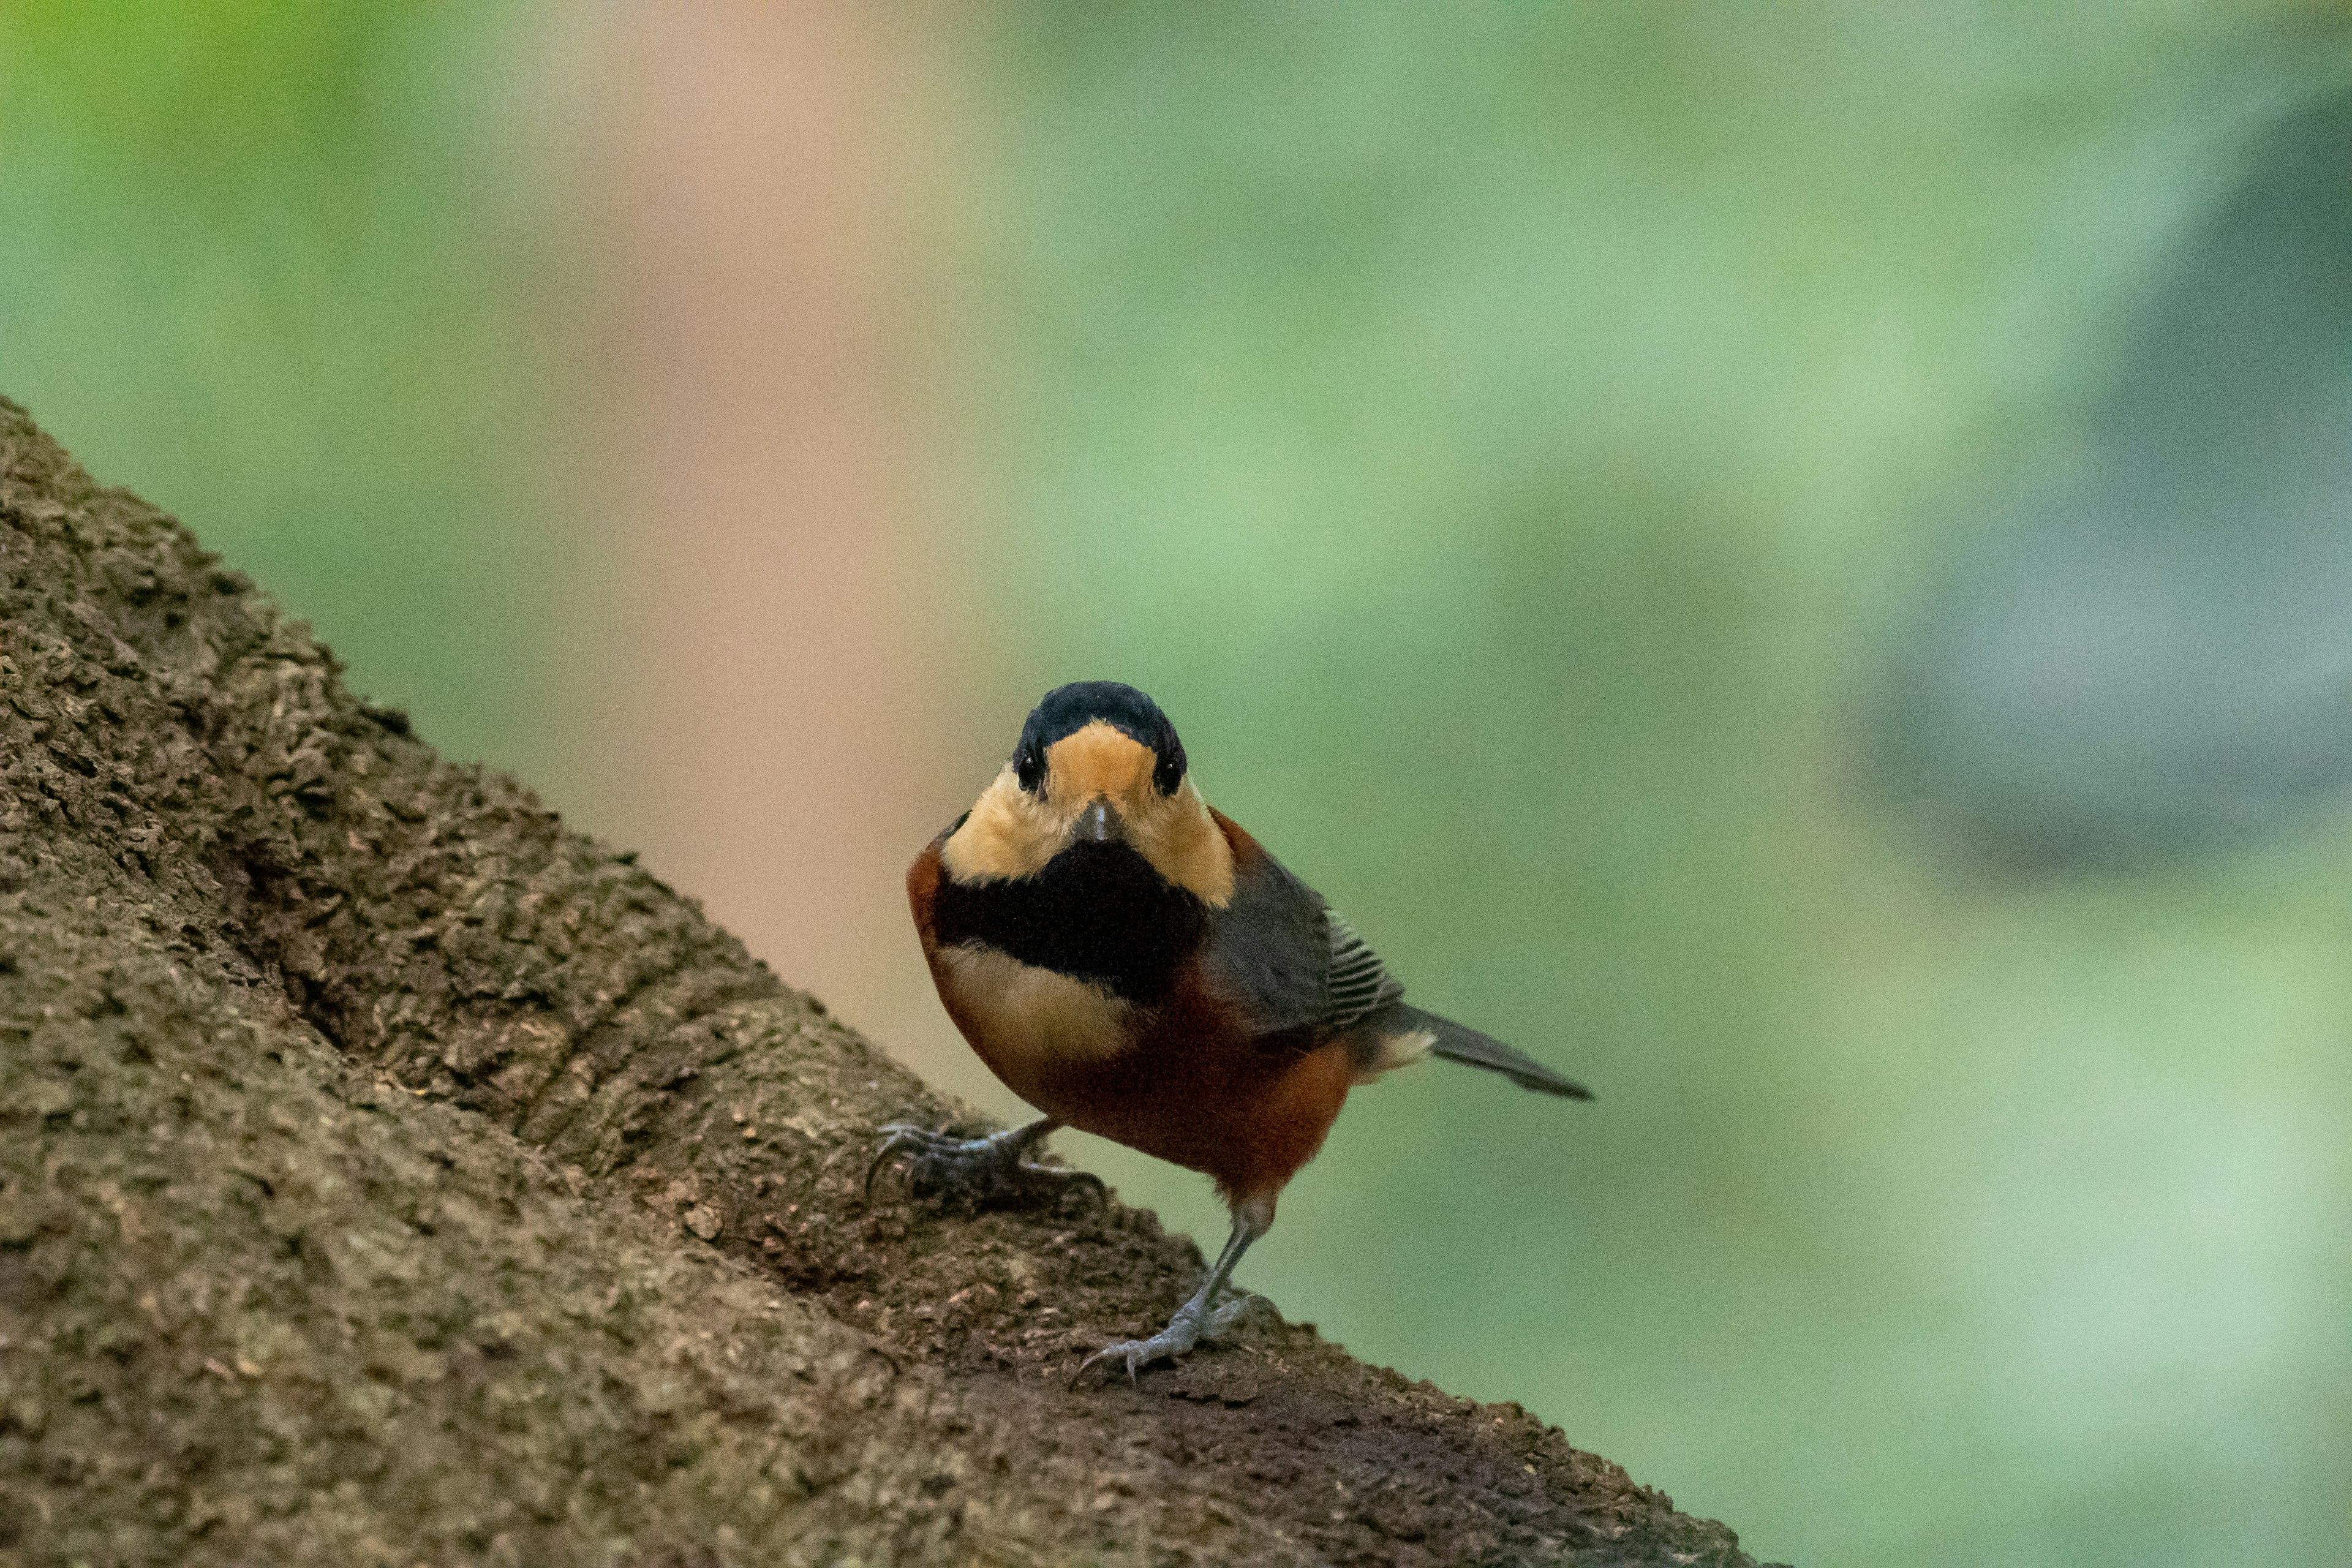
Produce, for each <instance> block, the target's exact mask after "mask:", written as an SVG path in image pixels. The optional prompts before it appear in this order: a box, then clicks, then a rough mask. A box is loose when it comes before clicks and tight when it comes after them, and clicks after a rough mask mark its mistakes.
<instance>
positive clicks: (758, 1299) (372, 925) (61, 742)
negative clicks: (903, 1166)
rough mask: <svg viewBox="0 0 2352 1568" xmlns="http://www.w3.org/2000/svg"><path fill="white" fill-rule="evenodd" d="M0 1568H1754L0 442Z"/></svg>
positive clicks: (125, 511) (46, 461)
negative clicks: (931, 1138)
mask: <svg viewBox="0 0 2352 1568" xmlns="http://www.w3.org/2000/svg"><path fill="white" fill-rule="evenodd" d="M0 569H5V585H0V1336H5V1337H0V1562H5V1563H65V1562H68V1561H74V1560H88V1561H89V1562H92V1563H100V1562H103V1563H205V1562H211V1563H254V1562H265V1561H266V1562H284V1563H298V1562H320V1563H374V1562H378V1561H382V1562H385V1563H413V1562H417V1561H420V1560H422V1561H429V1562H450V1561H457V1560H461V1559H463V1560H467V1561H473V1560H485V1561H491V1562H510V1563H647V1564H652V1563H663V1564H668V1563H677V1564H689V1563H690V1564H702V1563H754V1562H757V1563H777V1562H782V1563H836V1562H860V1563H1063V1562H1088V1563H1092V1562H1103V1563H1155V1564H1156V1563H1253V1564H1254V1563H1431V1564H1435V1563H1473V1562H1511V1563H1522V1562H1533V1563H1704V1564H1727V1565H1728V1564H1740V1563H1747V1562H1748V1559H1747V1558H1746V1557H1745V1556H1743V1555H1742V1554H1740V1553H1739V1552H1738V1550H1737V1548H1736V1543H1735V1541H1734V1538H1733V1536H1732V1533H1731V1532H1730V1531H1727V1530H1726V1529H1724V1528H1723V1527H1722V1526H1720V1525H1717V1524H1712V1523H1709V1522H1706V1521H1699V1520H1694V1519H1689V1518H1686V1517H1684V1516H1682V1515H1679V1514H1676V1513H1675V1512H1674V1511H1673V1509H1672V1505H1671V1503H1670V1502H1669V1500H1667V1499H1665V1498H1664V1497H1662V1496H1660V1495H1659V1494H1658V1493H1656V1492H1654V1491H1650V1490H1648V1489H1643V1488H1641V1487H1638V1486H1635V1485H1634V1484H1633V1482H1632V1481H1631V1480H1629V1479H1627V1478H1626V1476H1625V1474H1624V1472H1623V1471H1622V1470H1620V1469H1619V1468H1617V1467H1615V1466H1613V1465H1611V1464H1609V1463H1607V1462H1606V1461H1604V1460H1601V1459H1599V1458H1593V1457H1592V1456H1591V1455H1588V1454H1583V1453H1580V1452H1578V1451H1576V1450H1575V1449H1573V1448H1571V1447H1569V1446H1568V1445H1567V1443H1566V1442H1565V1441H1563V1440H1562V1438H1561V1436H1560V1435H1559V1432H1558V1431H1557V1430H1553V1429H1549V1428H1547V1427H1545V1426H1542V1425H1541V1424H1540V1423H1538V1422H1537V1421H1535V1420H1534V1419H1532V1418H1531V1417H1529V1416H1528V1415H1527V1414H1526V1413H1525V1412H1524V1411H1522V1410H1520V1409H1519V1408H1518V1407H1517V1405H1502V1406H1478V1405H1470V1404H1468V1403H1465V1402H1464V1401H1460V1400H1456V1399H1453V1398H1450V1397H1448V1396H1447V1395H1445V1394H1441V1393H1439V1392H1438V1391H1437V1390H1435V1389H1433V1388H1431V1387H1429V1386H1428V1385H1426V1384H1412V1383H1408V1382H1406V1381H1405V1380H1404V1379H1402V1378H1401V1377H1399V1376H1397V1375H1396V1374H1394V1373H1390V1372H1387V1371H1384V1370H1382V1369H1380V1368H1375V1367H1370V1366H1366V1365H1363V1364H1361V1363H1358V1362H1355V1361H1353V1360H1351V1359H1350V1358H1349V1357H1348V1356H1347V1355H1346V1354H1345V1353H1344V1352H1341V1351H1340V1350H1339V1348H1338V1347H1336V1346H1332V1345H1328V1344H1326V1343H1324V1342H1322V1341H1320V1340H1319V1339H1318V1338H1317V1337H1316V1335H1315V1333H1314V1331H1313V1330H1312V1329H1311V1328H1307V1327H1303V1326H1297V1325H1286V1324H1279V1323H1274V1322H1266V1323H1264V1324H1261V1325H1260V1326H1258V1327H1255V1328H1254V1329H1252V1330H1250V1331H1247V1332H1245V1333H1244V1335H1242V1336H1241V1342H1240V1343H1239V1345H1238V1347H1237V1348H1235V1349H1234V1350H1231V1351H1225V1352H1217V1353H1211V1354H1203V1355H1202V1356H1200V1357H1197V1358H1195V1360H1194V1362H1193V1363H1192V1364H1190V1365H1188V1366H1187V1367H1185V1368H1184V1369H1182V1370H1181V1371H1180V1372H1176V1373H1166V1372H1161V1373H1153V1374H1151V1375H1150V1376H1149V1377H1147V1378H1146V1379H1145V1381H1144V1384H1143V1386H1142V1389H1141V1391H1140V1392H1137V1391H1134V1390H1130V1389H1129V1387H1128V1386H1127V1385H1126V1384H1124V1383H1123V1382H1122V1383H1119V1384H1115V1385H1114V1386H1111V1387H1108V1388H1100V1389H1093V1390H1089V1391H1086V1392H1076V1393H1074V1392H1072V1391H1071V1390H1069V1389H1068V1387H1067V1386H1066V1383H1067V1378H1068V1374H1069V1371H1070V1368H1071V1367H1072V1366H1073V1365H1074V1364H1075V1363H1076V1359H1077V1357H1078V1356H1079V1355H1080V1354H1081V1353H1083V1352H1085V1351H1086V1350H1088V1349H1091V1348H1093V1347H1095V1346H1097V1345H1098V1344H1099V1343H1101V1342H1103V1341H1104V1340H1105V1339H1107V1338H1108V1337H1110V1336H1113V1335H1118V1334H1124V1333H1129V1332H1135V1331H1144V1330H1148V1329H1149V1328H1150V1327H1151V1326H1153V1325H1154V1324H1156V1323H1157V1322H1158V1321H1159V1320H1160V1317H1161V1316H1163V1315H1164V1313H1165V1312H1166V1310H1167V1309H1168V1307H1169V1306H1170V1304H1171V1303H1172V1302H1174V1301H1175V1300H1178V1299H1179V1298H1180V1297H1181V1295H1182V1294H1183V1293H1184V1292H1185V1290H1186V1289H1189V1288H1190V1286H1191V1284H1192V1280H1193V1278H1194V1274H1195V1270H1196V1269H1197V1268H1199V1258H1198V1255H1197V1254H1196V1253H1195V1251H1194V1250H1193V1248H1192V1247H1191V1246H1190V1245H1188V1244H1185V1243H1183V1242H1181V1241H1179V1240H1176V1239H1172V1238H1171V1237H1167V1236H1165V1235H1163V1234H1162V1233H1161V1232H1160V1228H1159V1226H1158V1225H1157V1223H1156V1222H1155V1221H1154V1220H1153V1219H1152V1217H1151V1216H1150V1215H1147V1214H1139V1213H1136V1212H1134V1211H1131V1210H1128V1209H1125V1208H1121V1207H1118V1206H1116V1205H1113V1206H1111V1207H1109V1208H1108V1209H1104V1208H1100V1207H1097V1206H1093V1205H1088V1204H1087V1203H1086V1202H1085V1201H1084V1200H1083V1199H1076V1198H1074V1199H1072V1200H1071V1201H1069V1202H1068V1203H1067V1204H1066V1206H1065V1207H1064V1208H1062V1209H1061V1210H1059V1211H1058V1212H1055V1213H1051V1214H1034V1213H1031V1214H1011V1213H992V1214H983V1215H975V1216H961V1215H941V1214H938V1213H935V1212H932V1211H929V1210H927V1209H923V1208H919V1207H898V1206H895V1205H894V1206H890V1207H887V1208H877V1210H875V1211H869V1210H868V1209H867V1208H866V1206H865V1205H864V1204H863V1203H862V1202H861V1201H860V1198H859V1195H858V1183H859V1178H860V1177H861V1175H862V1173H863V1167H864V1161H865V1157H866V1154H867V1152H869V1150H870V1149H871V1148H872V1146H873V1139H874V1129H875V1127H876V1126H877V1124H878V1123H880V1122H882V1121H887V1120H891V1119H893V1118H895V1117H898V1116H901V1115H906V1114H909V1113H911V1114H912V1115H913V1116H914V1117H916V1118H919V1119H928V1120H929V1121H932V1122H933V1123H934V1124H940V1123H943V1122H945V1121H948V1120H950V1119H961V1118H963V1117H964V1116H965V1114H966V1113H965V1112H964V1111H963V1110H961V1108H960V1107H957V1106H955V1105H952V1104H950V1103H948V1102H946V1101H944V1100H941V1099H940V1097H939V1096H937V1095H935V1094H933V1093H931V1092H930V1091H929V1090H928V1089H925V1088H924V1087H923V1086H922V1085H921V1084H920V1083H919V1082H918V1081H916V1080H915V1079H912V1078H911V1077H909V1076H908V1074H907V1073H906V1072H904V1071H903V1070H902V1069H900V1068H898V1067H896V1066H895V1065H893V1064H892V1063H891V1062H890V1061H889V1060H888V1059H887V1058H885V1057H884V1056H883V1055H882V1054H881V1053H880V1052H878V1051H877V1050H876V1049H875V1048H874V1047H871V1046H870V1045H868V1044H867V1043H866V1042H865V1041H864V1040H862V1039H860V1038H858V1037H856V1035H854V1034H852V1033H851V1032H850V1031H849V1030H848V1029H846V1028H845V1027H843V1026H841V1025H840V1024H838V1023H836V1022H835V1021H833V1020H832V1019H830V1018H828V1017H827V1016H826V1015H825V1012H824V1008H823V1007H822V1006H821V1005H819V1004H817V1003H816V1002H815V1001H814V1000H813V999H811V998H809V997H806V996H803V995H802V994H798V993H796V992H794V991H793V990H791V989H790V988H789V987H787V986H785V985H784V984H782V983H781V982H779V981H778V980H777V979H776V977H775V976H774V975H773V974H772V973H770V972H769V971H768V970H767V969H766V968H765V967H764V966H762V965H761V964H760V963H756V962H754V961H753V960H752V959H751V957H750V956H749V955H748V954H747V953H746V952H744V950H743V948H742V946H741V944H740V943H739V942H736V941H735V939H734V938H732V937H730V936H729V935H727V934H726V933H725V932H723V931H719V930H717V929H716V928H714V927H712V926H711V925H710V924H709V922H708V921H705V920H704V919H703V918H702V915H701V913H700V911H699V910H698V908H697V907H696V906H695V905H694V903H693V902H692V901H691V900H687V899H684V898H681V897H679V896H678V895H677V893H675V892H673V891H672V890H671V889H668V888H667V887H664V886H663V885H662V884H661V883H659V882H658V881H656V880H655V879H653V878H652V877H650V876H648V875H646V873H645V872H643V871H641V870H638V869H637V868H635V865H634V864H633V863H632V858H631V857H629V856H626V855H619V854H615V853H614V852H613V851H611V850H609V849H606V848H604V847H602V846H600V845H597V844H595V843H593V842H591V841H590V840H588V839H585V838H583V837H579V836H578V835H576V834H572V833H569V832H566V831H565V830H564V829H563V827H562V824H561V823H560V822H558V820H557V819H556V817H555V816H554V815H553V814H552V813H551V812H549V811H547V810H546V809H544V808H543V807H542V806H541V805H539V803H538V802H537V801H535V800H534V799H533V798H532V797H531V796H530V795H529V794H528V793H527V792H525V791H524V790H522V789H521V788H520V787H519V786H518V785H516V784H513V783H511V782H510V781H509V780H507V779H505V778H503V777H500V776H498V775H496V774H490V773H483V772H481V771H479V770H478V769H470V768H457V767H451V766H448V765H446V764H444V763H441V762H439V761H438V760H437V759H436V757H435V756H434V754H433V752H431V750H430V749H429V748H427V747H426V746H425V744H424V743H423V742H420V741H418V740H416V739H415V738H414V737H413V736H411V735H410V734H409V732H408V726H407V722H406V721H405V720H404V719H403V718H402V717H400V716H399V715H397V714H394V713H391V712H388V711H384V710H371V709H369V708H367V707H365V706H363V705H362V704H361V703H359V702H357V701H355V700H353V699H352V697H350V696H349V695H348V694H347V693H346V692H345V691H344V690H343V689H342V686H341V681H340V679H339V678H338V673H337V668H336V666H335V664H334V661H333V659H332V658H331V656H330V655H329V654H328V653H327V651H326V650H325V649H323V648H321V647H319V646H318V644H317V643H315V642H314V641H313V640H312V639H311V638H310V635H309V633H308V630H307V628H305V627H304V626H301V625H300V624H299V623H293V622H289V621H286V620H284V619H282V618H281V617H280V616H279V615H278V612H277V610H276V608H275V607H274V606H273V605H271V604H270V603H269V601H268V599H266V598H265V597H264V596H263V595H260V594H259V593H257V591H255V590H254V588H253V587H252V585H251V584H249V583H247V581H246V580H245V579H244V578H243V577H241V576H239V575H237V574H235V573H233V572H230V571H227V570H226V569H225V568H223V567H221V566H220V565H219V564H218V563H216V562H215V561H214V560H213V559H212V558H211V557H209V556H207V555H205V553H204V552H202V551H201V550H200V549H199V548H198V547H197V546H196V544H195V542H194V540H193V539H191V538H190V537H189V536H188V534H187V533H186V532H185V531H184V530H182V529H181V528H180V527H179V526H178V525H177V524H176V523H174V522H173V521H171V520H170V519H168V518H165V517H163V515H162V514H160V513H158V512H156V511H155V510H153V509H152V508H150V507H148V506H146V505H145V504H143V503H142V502H141V501H139V500H136V499H135V498H133V497H131V496H130V495H128V494H126V493H124V492H122V491H120V490H108V489H100V488H98V487H97V486H96V485H95V484H93V483H92V482H91V480H90V479H89V478H88V476H86V475H85V474H83V473H82V472H81V470H80V469H79V468H77V467H75V466H74V464H73V463H72V461H71V459H69V458H67V457H66V455H65V454H64V453H63V452H61V451H60V450H59V449H58V447H56V446H55V445H54V444H53V443H51V442H50V441H48V440H47V438H46V437H43V436H42V435H41V434H40V433H39V432H38V431H37V430H36V429H35V428H34V426H33V425H32V423H31V421H30V419H29V418H28V417H27V416H26V415H25V413H24V411H23V410H22V409H20V408H18V407H16V405H13V404H9V403H6V402H5V400H0Z"/></svg>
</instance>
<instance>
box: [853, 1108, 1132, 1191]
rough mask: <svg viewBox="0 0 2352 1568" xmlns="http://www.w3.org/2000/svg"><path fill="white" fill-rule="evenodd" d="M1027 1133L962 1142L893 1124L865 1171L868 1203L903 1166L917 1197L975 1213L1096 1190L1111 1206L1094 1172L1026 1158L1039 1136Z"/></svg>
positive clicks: (995, 1134)
mask: <svg viewBox="0 0 2352 1568" xmlns="http://www.w3.org/2000/svg"><path fill="white" fill-rule="evenodd" d="M1025 1131H1027V1130H1026V1129H1023V1128H1015V1129H1013V1130H1011V1131H1004V1132H992V1133H990V1134H989V1135H988V1136H986V1137H984V1138H957V1137H953V1136H951V1135H950V1134H948V1133H945V1132H938V1131H932V1130H931V1129H930V1128H928V1127H919V1126H917V1125H916V1124H915V1123H913V1122H911V1121H894V1122H892V1123H890V1124H889V1125H888V1126H887V1127H884V1128H882V1129H881V1132H882V1143H881V1146H880V1147H879V1148H877V1149H876V1150H875V1152H874V1159H873V1162H872V1163H870V1164H868V1165H867V1166H866V1201H867V1202H868V1203H871V1202H872V1201H873V1199H874V1181H875V1178H876V1177H877V1176H879V1175H880V1174H881V1173H882V1169H883V1167H884V1166H886V1165H888V1164H891V1163H897V1162H903V1163H904V1164H905V1167H906V1171H907V1185H908V1189H909V1190H910V1191H911V1192H913V1193H914V1194H915V1195H916V1196H917V1197H930V1196H933V1195H935V1194H936V1195H938V1196H941V1197H945V1198H947V1199H949V1200H950V1201H952V1202H956V1203H961V1204H964V1205H968V1206H970V1207H972V1208H981V1207H984V1206H986V1205H991V1204H1013V1203H1022V1202H1034V1201H1035V1200H1036V1199H1037V1198H1038V1197H1040V1196H1041V1195H1043V1194H1045V1193H1047V1192H1049V1191H1051V1192H1055V1193H1060V1192H1066V1191H1068V1190H1069V1189H1070V1188H1072V1187H1074V1186H1087V1187H1092V1188H1093V1189H1094V1191H1095V1194H1096V1195H1097V1197H1100V1198H1103V1199H1104V1200H1106V1201H1108V1198H1109V1196H1110V1189H1109V1188H1108V1187H1107V1186H1105V1185H1104V1184H1103V1181H1102V1178H1101V1177H1100V1176H1097V1175H1096V1174H1095V1173H1093V1172H1091V1171H1071V1170H1065V1169H1063V1168H1062V1167H1060V1166H1058V1165H1040V1164H1036V1163H1033V1162H1031V1161H1028V1160H1025V1159H1024V1158H1022V1155H1023V1153H1024V1152H1025V1151H1026V1150H1027V1148H1028V1147H1029V1144H1030V1143H1031V1142H1034V1141H1035V1135H1034V1134H1033V1135H1031V1136H1029V1137H1027V1138H1024V1137H1023V1136H1022V1134H1023V1133H1024V1132H1025Z"/></svg>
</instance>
